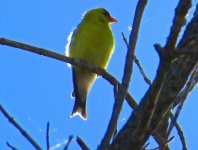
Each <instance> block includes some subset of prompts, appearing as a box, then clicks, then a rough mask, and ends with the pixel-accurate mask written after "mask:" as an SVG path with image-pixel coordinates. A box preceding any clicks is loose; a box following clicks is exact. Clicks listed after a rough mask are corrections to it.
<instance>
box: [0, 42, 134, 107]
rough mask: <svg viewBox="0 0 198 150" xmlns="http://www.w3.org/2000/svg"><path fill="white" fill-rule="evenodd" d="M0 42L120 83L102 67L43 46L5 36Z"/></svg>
mask: <svg viewBox="0 0 198 150" xmlns="http://www.w3.org/2000/svg"><path fill="white" fill-rule="evenodd" d="M0 44H1V45H7V46H11V47H15V48H19V49H21V50H25V51H29V52H32V53H35V54H39V55H43V56H46V57H49V58H53V59H56V60H59V61H62V62H66V63H70V64H72V65H76V66H80V67H82V68H86V69H88V70H90V71H92V72H94V73H96V74H98V75H100V76H102V77H103V78H104V79H106V80H107V81H108V82H109V83H110V84H111V85H113V86H114V87H116V86H118V85H120V83H119V82H118V81H117V79H116V78H115V77H113V76H112V75H111V74H109V73H108V72H106V71H105V70H104V69H101V68H96V67H94V66H92V65H90V64H87V63H85V62H83V61H80V60H78V59H73V58H70V57H66V56H64V55H61V54H58V53H55V52H53V51H50V50H46V49H43V48H39V47H35V46H31V45H28V44H24V43H21V42H17V41H13V40H9V39H5V38H0ZM126 100H127V103H128V104H129V106H130V107H131V108H132V109H133V108H134V107H135V106H136V102H135V100H134V98H133V97H132V96H131V95H130V94H129V93H127V95H126Z"/></svg>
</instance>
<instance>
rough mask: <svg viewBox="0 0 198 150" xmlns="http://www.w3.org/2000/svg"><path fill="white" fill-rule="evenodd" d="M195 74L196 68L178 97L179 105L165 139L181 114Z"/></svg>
mask: <svg viewBox="0 0 198 150" xmlns="http://www.w3.org/2000/svg"><path fill="white" fill-rule="evenodd" d="M196 73H197V68H195V69H194V71H193V72H192V74H191V77H190V79H189V81H188V82H187V83H186V87H185V89H184V90H183V92H182V95H181V96H180V98H181V99H180V105H179V106H178V108H177V111H176V113H175V117H174V119H173V120H172V122H171V124H170V127H169V129H168V132H167V136H166V138H168V137H169V135H170V133H171V131H172V129H173V127H174V125H175V123H176V121H177V119H178V117H179V114H180V112H181V110H182V108H183V105H184V102H185V100H186V98H187V96H188V94H189V92H190V90H191V89H192V86H193V85H194V83H195V77H196Z"/></svg>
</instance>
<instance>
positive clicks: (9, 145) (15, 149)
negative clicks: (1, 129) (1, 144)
mask: <svg viewBox="0 0 198 150" xmlns="http://www.w3.org/2000/svg"><path fill="white" fill-rule="evenodd" d="M6 145H7V146H8V147H9V148H11V149H12V150H18V149H17V148H16V147H14V146H13V145H11V144H10V143H9V142H6Z"/></svg>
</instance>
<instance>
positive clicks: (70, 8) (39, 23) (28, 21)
mask: <svg viewBox="0 0 198 150" xmlns="http://www.w3.org/2000/svg"><path fill="white" fill-rule="evenodd" d="M136 3H137V1H129V0H126V1H124V2H123V1H113V0H109V1H105V0H86V1H80V0H73V1H65V0H59V1H52V0H51V1H49V0H30V1H25V0H20V1H11V0H6V1H5V0H4V1H2V2H1V5H0V12H1V15H0V37H5V38H10V39H12V40H17V41H21V42H24V43H28V44H32V45H35V46H38V47H42V48H46V49H50V50H53V51H55V52H57V53H61V54H64V49H65V45H66V43H67V36H68V35H69V33H70V32H71V31H72V30H73V29H74V28H75V26H76V25H77V24H78V23H79V22H80V20H81V18H82V14H83V13H84V12H85V11H87V10H89V9H91V8H95V7H104V8H106V9H107V10H109V12H110V13H111V15H112V16H113V17H114V18H116V19H117V20H118V23H116V24H112V30H113V34H114V37H115V41H116V48H115V53H114V54H113V56H112V59H111V61H110V64H109V66H108V69H107V70H108V72H110V73H111V74H112V75H114V76H115V77H116V78H117V79H118V80H119V81H120V80H121V79H122V75H123V67H124V62H125V55H126V45H125V43H124V42H123V40H122V35H121V33H122V32H123V33H124V34H125V35H126V37H128V36H129V34H130V30H129V28H130V26H131V24H132V20H133V16H134V11H135V10H134V9H135V7H136ZM177 3H178V1H177V0H175V1H171V2H169V1H166V0H162V1H150V2H149V3H148V5H147V7H146V10H145V13H144V16H143V19H142V25H141V28H140V34H139V39H138V42H137V46H136V52H135V53H136V55H137V57H138V58H139V59H140V61H141V64H142V66H143V67H144V69H145V72H146V74H147V75H148V76H149V78H150V79H151V80H152V79H153V78H154V76H155V73H156V69H157V66H158V61H159V59H158V56H157V54H156V52H155V50H154V48H153V44H155V43H160V44H161V45H162V46H163V45H164V44H165V42H166V38H167V36H168V34H169V29H170V26H171V24H172V18H173V15H174V9H175V7H176V5H177ZM195 3H197V1H196V0H194V1H193V6H195ZM193 11H194V9H191V10H190V13H189V16H188V17H189V18H191V17H192V14H193ZM0 68H1V75H0V83H1V84H0V104H1V105H3V106H4V107H5V108H6V109H7V111H8V112H9V113H10V114H11V115H12V116H14V118H15V119H16V120H17V121H18V122H19V123H20V124H21V126H22V127H23V128H24V129H26V130H27V131H28V133H30V135H31V136H32V137H33V138H34V139H35V140H36V141H38V143H39V144H40V145H41V146H42V147H43V148H45V145H46V141H45V130H46V124H47V121H49V122H50V124H51V126H50V143H51V146H56V144H61V143H64V142H65V141H66V140H67V139H68V137H69V135H74V136H77V135H78V136H80V137H82V138H83V139H84V141H85V142H86V143H87V144H88V146H89V147H90V148H91V149H95V148H96V147H97V145H98V144H99V143H100V141H101V138H102V137H103V135H104V133H105V131H106V127H107V124H108V121H109V119H110V115H111V112H112V107H113V103H114V98H113V89H112V86H111V85H110V84H109V83H108V82H106V81H105V80H104V79H102V78H98V79H97V81H96V82H95V84H94V86H93V88H92V90H91V92H90V94H89V96H88V120H87V121H83V120H81V119H80V118H79V117H75V118H73V119H71V118H70V113H71V111H72V108H73V103H74V102H73V100H72V99H71V97H70V96H71V91H72V88H73V86H72V77H71V69H70V68H68V67H67V65H66V64H65V63H63V62H60V61H57V60H53V59H50V58H47V57H44V56H39V55H36V54H32V53H29V52H25V51H21V50H18V49H15V48H10V47H6V46H0ZM147 89H148V86H147V84H146V83H145V82H144V80H143V78H142V76H141V75H140V72H139V70H138V68H137V67H136V65H135V67H134V73H133V76H132V80H131V83H130V88H129V91H130V93H131V95H132V96H133V97H134V98H135V99H136V100H137V102H139V101H140V99H141V98H142V97H143V95H144V93H145V91H146V90H147ZM197 97H198V90H197V89H195V90H194V91H193V92H192V93H191V94H190V96H189V97H188V99H187V101H186V103H185V106H184V108H183V111H182V113H181V115H180V117H179V123H180V125H181V127H182V128H183V131H184V134H185V136H186V141H187V144H188V147H189V149H195V147H196V143H195V141H196V140H197V137H196V134H195V132H196V130H195V129H196V128H197V126H198V118H196V117H193V114H197V113H198V110H197V102H196V101H195V100H196V99H197ZM130 112H131V111H130V108H129V107H128V106H127V104H124V107H123V109H122V112H121V115H120V118H119V121H118V126H119V128H121V127H122V125H123V124H124V123H125V122H126V120H127V118H128V116H129V115H130ZM189 118H190V119H189ZM172 135H176V138H175V140H174V141H173V142H172V144H171V148H172V149H181V143H180V142H179V140H178V139H179V138H178V136H177V132H175V131H174V132H173V133H172ZM0 139H1V140H0V147H1V149H4V150H6V149H9V148H8V147H7V146H6V145H5V143H6V141H9V142H10V143H11V144H13V145H15V146H16V147H17V148H19V149H28V150H33V147H32V146H31V145H30V144H29V143H28V142H27V141H26V140H25V139H24V137H22V136H21V134H20V133H19V132H18V131H17V130H16V129H15V128H14V127H13V126H12V125H11V124H9V122H8V121H7V119H5V118H4V117H3V115H2V114H0ZM151 141H153V140H152V139H151ZM154 146H155V144H151V145H150V147H151V148H153V147H154ZM61 148H62V147H60V148H55V147H54V149H57V150H58V149H61ZM70 149H71V150H73V149H74V150H76V149H80V148H79V147H78V145H77V144H76V143H75V142H74V141H73V142H72V143H71V145H70Z"/></svg>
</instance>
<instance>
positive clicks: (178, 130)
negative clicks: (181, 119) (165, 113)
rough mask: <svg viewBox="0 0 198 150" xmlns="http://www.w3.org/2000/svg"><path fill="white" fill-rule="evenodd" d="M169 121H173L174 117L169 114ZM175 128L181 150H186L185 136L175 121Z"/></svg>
mask: <svg viewBox="0 0 198 150" xmlns="http://www.w3.org/2000/svg"><path fill="white" fill-rule="evenodd" d="M169 115H170V118H171V120H172V121H173V120H174V115H173V114H172V113H170V114H169ZM175 128H176V129H177V132H178V135H179V137H180V140H181V143H182V146H183V150H187V144H186V140H185V136H184V132H183V131H182V129H181V127H180V126H179V124H178V123H177V121H176V122H175Z"/></svg>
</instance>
